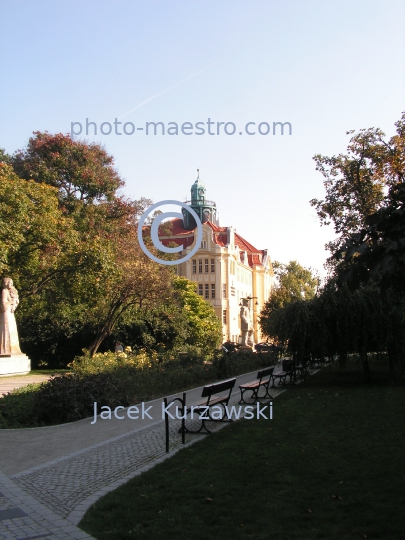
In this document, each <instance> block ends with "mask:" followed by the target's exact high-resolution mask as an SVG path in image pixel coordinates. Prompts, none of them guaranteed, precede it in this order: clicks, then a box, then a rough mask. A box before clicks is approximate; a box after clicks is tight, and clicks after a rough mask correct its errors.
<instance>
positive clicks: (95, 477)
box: [0, 372, 283, 540]
mask: <svg viewBox="0 0 405 540" xmlns="http://www.w3.org/2000/svg"><path fill="white" fill-rule="evenodd" d="M255 375H256V372H254V373H250V374H245V375H243V376H240V377H237V381H236V385H235V388H236V390H235V391H234V393H233V394H232V397H231V400H230V405H237V403H238V401H239V389H238V384H243V383H245V382H248V381H250V380H253V379H254V377H255ZM201 388H202V387H200V388H196V389H193V390H190V391H189V392H187V405H192V404H193V403H196V402H197V401H199V399H201ZM273 390H274V391H273V392H271V393H272V395H273V397H276V396H277V395H278V394H280V393H281V392H282V391H283V390H276V389H273ZM177 395H179V396H180V394H177ZM146 407H151V408H150V409H149V410H148V414H149V415H150V416H151V417H152V418H151V419H150V418H147V415H145V418H144V419H142V418H139V419H137V420H131V419H129V418H128V417H125V419H123V420H118V419H116V418H114V416H113V419H111V420H102V419H101V418H100V417H98V418H97V421H96V422H95V423H93V424H92V422H94V417H93V418H88V419H85V420H80V421H79V422H74V423H71V424H64V425H60V426H50V427H44V428H32V429H10V430H0V448H1V452H0V471H1V472H0V492H1V493H0V538H4V539H10V540H11V539H12V540H33V539H34V538H41V539H42V538H43V539H49V540H54V539H59V538H60V539H65V538H70V539H82V538H83V539H84V538H91V537H90V536H89V535H87V534H86V533H84V532H83V531H81V530H80V529H79V528H77V527H76V525H77V524H78V523H79V521H80V520H81V518H82V517H83V515H84V514H85V512H86V511H87V509H88V508H89V507H90V506H91V505H92V504H93V503H94V502H95V501H97V500H98V499H99V498H100V497H102V496H103V495H105V494H106V493H108V492H109V491H112V490H114V489H116V488H117V487H119V486H120V485H122V484H124V483H126V482H127V481H128V480H130V479H131V478H133V477H134V476H136V475H138V474H140V473H142V472H144V471H145V470H147V469H149V468H151V467H152V466H154V465H155V464H157V463H159V462H160V461H163V460H164V459H166V458H168V457H170V456H172V455H173V454H174V453H175V452H177V451H178V450H179V449H180V448H181V447H182V445H181V436H180V435H179V433H178V428H179V425H180V421H179V420H176V421H174V420H172V421H171V422H170V452H169V453H168V454H166V452H165V431H164V421H163V419H162V400H161V399H158V400H154V401H151V402H148V403H147V404H145V409H146ZM267 410H268V409H267ZM119 412H120V414H123V415H124V414H125V413H126V411H122V410H121V411H119ZM264 421H265V420H264ZM226 425H227V424H214V425H213V431H214V430H218V429H222V428H223V427H225V426H226ZM198 440H201V436H198V435H187V436H186V444H187V445H189V444H193V443H194V442H197V441H198Z"/></svg>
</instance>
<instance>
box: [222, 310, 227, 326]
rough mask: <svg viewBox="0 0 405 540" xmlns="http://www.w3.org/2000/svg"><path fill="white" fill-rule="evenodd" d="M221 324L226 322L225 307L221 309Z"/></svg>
mask: <svg viewBox="0 0 405 540" xmlns="http://www.w3.org/2000/svg"><path fill="white" fill-rule="evenodd" d="M222 324H226V309H224V310H223V311H222Z"/></svg>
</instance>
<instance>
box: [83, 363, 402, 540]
mask: <svg viewBox="0 0 405 540" xmlns="http://www.w3.org/2000/svg"><path fill="white" fill-rule="evenodd" d="M360 369H361V368H360ZM384 369H385V368H384V366H382V367H381V369H380V367H378V366H374V373H373V380H374V382H373V383H371V384H367V385H366V384H364V383H363V380H362V373H361V372H359V371H356V367H355V366H354V369H353V367H352V366H351V367H349V368H348V369H347V370H346V371H342V370H339V368H338V367H337V366H336V365H333V366H330V367H328V368H325V369H323V370H321V371H320V372H319V373H317V374H316V375H315V376H313V377H310V378H308V379H307V380H306V381H305V382H303V383H301V384H299V385H297V386H295V387H291V388H289V389H288V390H287V391H286V392H285V393H283V394H282V395H281V396H280V397H278V398H277V399H276V400H275V401H274V403H273V420H272V421H270V420H260V421H257V420H242V421H240V422H236V423H234V424H232V425H230V426H229V427H228V428H226V429H223V430H221V431H220V432H218V433H215V434H214V435H211V436H207V437H205V438H204V439H203V440H202V441H201V442H200V443H199V444H196V445H193V446H191V447H189V448H186V449H183V450H182V451H180V452H179V453H178V454H176V455H175V456H173V457H172V458H171V459H169V460H167V461H165V462H164V463H161V464H159V465H157V466H156V467H154V468H153V469H152V470H150V471H148V472H146V473H144V474H142V475H141V476H139V477H136V478H135V479H133V480H132V481H130V482H129V483H127V484H126V485H124V486H122V487H121V488H119V489H118V490H116V491H114V492H112V493H111V494H109V495H107V496H105V497H104V498H103V499H101V500H100V501H98V502H97V503H96V504H95V505H94V506H93V507H92V508H91V509H90V510H89V511H88V512H87V514H86V515H85V517H84V519H83V520H82V522H81V524H80V526H81V527H82V528H83V529H84V530H86V531H87V532H89V533H90V534H92V535H93V536H94V537H96V538H98V539H99V540H107V539H112V540H125V539H146V538H148V539H150V538H152V539H153V540H160V539H162V540H163V539H169V540H171V539H173V540H190V539H192V540H200V539H201V540H202V539H204V540H205V539H207V538H209V539H228V538H232V539H236V540H238V539H246V540H247V539H256V540H259V539H263V540H264V539H266V540H270V539H271V540H312V539H320V538H322V539H327V540H342V539H345V540H346V539H347V540H350V539H361V538H368V539H371V538H373V539H374V538H381V539H384V540H398V539H400V538H405V521H404V519H405V517H404V512H403V507H404V503H405V495H404V490H403V480H404V477H405V464H404V459H403V448H404V444H405V429H404V424H403V414H402V412H400V411H403V410H404V405H405V393H404V389H403V387H393V386H391V385H390V384H389V381H388V382H387V381H386V380H385V374H384V375H383V376H381V378H379V375H378V373H379V372H380V370H381V371H383V370H384Z"/></svg>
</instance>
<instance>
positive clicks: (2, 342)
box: [0, 277, 22, 355]
mask: <svg viewBox="0 0 405 540" xmlns="http://www.w3.org/2000/svg"><path fill="white" fill-rule="evenodd" d="M18 304H19V300H18V291H17V289H16V288H15V287H14V286H13V280H12V279H11V278H8V277H6V278H4V279H3V283H2V289H1V302H0V354H3V355H11V354H22V353H21V349H20V344H19V341H18V332H17V324H16V322H15V316H14V312H15V310H16V308H17V306H18Z"/></svg>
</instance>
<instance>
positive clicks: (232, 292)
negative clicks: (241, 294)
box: [231, 287, 236, 296]
mask: <svg viewBox="0 0 405 540" xmlns="http://www.w3.org/2000/svg"><path fill="white" fill-rule="evenodd" d="M231 296H236V289H235V287H231Z"/></svg>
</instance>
